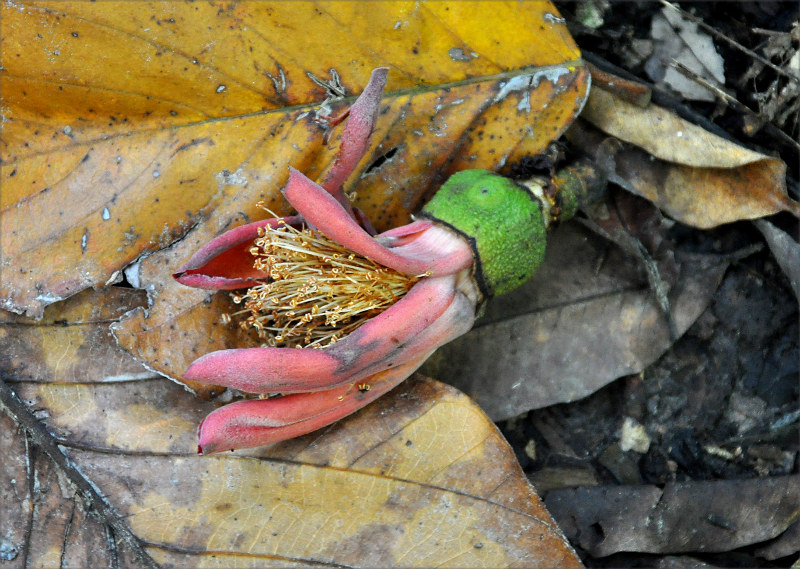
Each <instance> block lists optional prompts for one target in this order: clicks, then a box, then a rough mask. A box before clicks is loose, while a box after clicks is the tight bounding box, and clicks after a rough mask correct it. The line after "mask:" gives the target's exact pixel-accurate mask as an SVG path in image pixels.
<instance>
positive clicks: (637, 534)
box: [545, 475, 800, 556]
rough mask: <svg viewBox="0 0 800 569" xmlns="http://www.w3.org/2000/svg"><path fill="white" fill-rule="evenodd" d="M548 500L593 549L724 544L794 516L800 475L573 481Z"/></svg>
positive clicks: (598, 552) (749, 539)
mask: <svg viewBox="0 0 800 569" xmlns="http://www.w3.org/2000/svg"><path fill="white" fill-rule="evenodd" d="M545 502H546V504H547V506H548V507H549V508H550V510H551V511H552V512H553V515H554V517H555V518H556V519H557V520H559V521H560V522H561V524H562V527H563V528H564V530H565V531H566V533H567V535H569V536H570V537H571V538H573V539H575V541H576V542H577V543H579V544H580V546H581V547H582V548H583V549H586V550H587V551H589V552H590V553H591V554H592V555H594V556H606V555H611V554H612V553H617V552H620V551H643V552H648V553H681V552H688V551H698V552H715V551H729V550H731V549H736V548H739V547H744V546H747V545H752V544H754V543H759V542H763V541H766V540H768V539H772V538H773V537H776V536H778V535H780V534H781V533H782V532H783V531H785V530H786V528H787V527H789V526H790V525H791V524H792V523H793V522H794V521H795V519H796V518H797V510H798V508H800V476H797V475H793V476H774V477H770V478H756V479H753V480H714V481H703V482H684V483H667V485H666V486H665V487H664V488H663V489H661V488H658V487H656V486H628V487H624V486H622V487H607V486H605V487H593V488H570V489H562V490H553V491H551V492H550V493H549V494H548V495H547V499H546V501H545Z"/></svg>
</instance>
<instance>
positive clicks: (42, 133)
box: [0, 2, 588, 317]
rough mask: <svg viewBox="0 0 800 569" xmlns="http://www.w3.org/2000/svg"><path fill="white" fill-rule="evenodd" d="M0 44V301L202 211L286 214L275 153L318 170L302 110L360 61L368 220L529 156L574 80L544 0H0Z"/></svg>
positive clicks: (570, 100)
mask: <svg viewBox="0 0 800 569" xmlns="http://www.w3.org/2000/svg"><path fill="white" fill-rule="evenodd" d="M309 38H313V41H310V42H309V41H308V39H309ZM0 49H2V51H3V53H4V55H5V57H4V62H3V64H4V68H3V70H2V71H1V72H0V73H2V75H0V77H2V81H3V93H2V106H3V109H4V120H5V124H4V128H3V134H2V137H3V140H2V142H3V145H2V148H0V159H2V167H1V168H0V176H1V180H2V184H3V194H2V202H0V206H1V207H2V213H3V215H2V222H0V223H1V225H2V248H3V250H2V253H3V255H2V263H3V266H2V268H3V275H4V278H3V281H2V283H0V298H2V302H3V305H4V306H5V307H6V308H8V309H10V310H13V311H15V312H25V313H27V314H28V315H31V316H36V317H39V316H41V314H42V309H43V307H44V306H46V305H47V304H49V303H52V302H55V301H57V300H59V299H62V298H66V297H68V296H70V295H72V294H75V293H76V292H78V291H80V290H82V289H84V288H87V287H90V286H97V285H102V284H105V283H109V282H113V281H114V280H115V279H117V278H119V277H120V271H121V270H122V269H123V268H124V267H125V266H126V265H128V264H130V263H131V262H133V261H134V260H135V259H137V258H138V257H140V256H142V255H144V254H148V253H152V252H153V251H156V250H158V249H161V248H164V247H166V246H168V245H170V244H171V243H173V242H174V241H175V240H176V239H178V238H180V237H182V236H185V235H186V234H187V232H189V230H190V229H192V228H193V227H195V226H197V225H198V224H201V222H204V221H205V223H204V224H203V225H204V227H202V228H198V231H197V232H195V235H194V236H193V237H194V239H193V241H194V242H197V238H200V237H202V238H207V237H208V236H209V235H211V234H215V233H218V232H219V231H221V230H222V229H223V228H225V227H228V226H230V225H231V224H233V223H242V222H243V221H244V220H246V219H248V218H249V217H251V216H255V215H258V210H257V209H256V208H255V206H254V204H255V202H256V201H258V200H260V199H265V200H266V201H267V203H268V205H269V206H270V207H272V208H273V209H274V210H276V211H278V212H279V213H280V212H282V211H286V207H285V206H284V205H282V203H281V201H280V200H279V194H278V188H280V186H281V185H282V184H283V183H284V181H285V179H286V172H287V166H288V165H289V164H291V165H293V166H295V167H296V168H298V169H299V170H301V171H303V172H305V173H307V174H309V175H311V176H314V175H315V174H322V172H323V170H324V169H325V168H326V167H327V166H328V164H329V163H330V161H331V158H332V156H333V153H334V151H335V148H336V144H332V145H331V146H330V147H328V146H326V145H325V144H324V141H323V134H324V131H323V129H322V128H321V127H320V125H319V124H318V123H317V122H315V121H314V118H315V117H316V115H317V114H321V113H325V112H327V111H328V110H330V111H332V114H336V113H337V112H339V111H341V110H343V109H344V108H346V106H347V104H348V102H349V101H351V100H352V96H353V95H355V94H358V93H359V92H360V91H361V90H362V89H363V87H364V85H365V84H366V81H367V79H368V77H369V72H370V70H371V69H372V68H374V67H377V66H379V65H388V66H389V67H390V68H391V72H390V78H389V84H388V88H387V96H386V101H385V107H384V109H383V111H382V117H381V120H380V123H379V125H378V128H377V131H376V134H375V136H374V138H373V145H372V147H371V149H370V150H369V151H368V153H367V155H366V156H365V158H364V160H363V162H362V164H361V167H360V168H359V172H358V173H357V174H355V175H354V176H353V178H352V180H351V181H350V183H349V185H348V186H347V189H348V190H349V191H355V192H357V193H358V195H359V196H361V199H360V200H359V202H358V205H359V206H360V207H362V209H364V210H365V211H366V212H367V214H368V215H370V216H371V217H372V218H373V220H374V222H375V224H376V226H377V227H378V228H380V229H385V228H387V227H389V226H391V225H395V224H397V223H398V222H399V221H401V220H405V219H406V216H407V214H408V213H409V212H410V211H412V210H414V209H415V208H417V207H418V206H419V205H420V204H421V203H422V201H424V200H425V198H426V197H427V196H429V194H430V192H431V191H432V190H433V189H435V187H436V185H437V184H439V183H440V182H441V180H443V179H444V177H446V176H447V175H448V174H449V173H451V172H453V171H456V170H458V169H460V168H464V167H484V168H495V169H502V168H503V167H504V166H505V165H506V164H508V163H510V162H511V161H513V160H516V159H518V158H519V157H521V156H523V155H525V154H529V153H534V152H538V151H541V150H542V149H543V148H544V146H545V145H546V144H547V142H549V141H550V140H552V139H554V138H555V137H557V136H558V135H559V134H560V133H561V132H562V131H563V129H564V128H565V127H566V125H568V124H569V122H570V121H571V119H572V117H573V116H574V115H575V113H576V112H577V110H578V109H579V108H580V106H581V104H582V102H583V97H584V94H585V91H586V88H587V81H588V77H587V73H586V71H585V69H584V68H583V64H582V62H581V60H580V59H579V58H580V54H579V52H578V50H577V48H576V47H575V45H574V43H573V42H572V40H571V38H570V37H569V34H568V33H567V31H566V27H565V26H564V23H563V20H561V19H560V18H559V17H558V15H557V12H556V11H555V9H554V8H553V7H552V6H551V5H550V4H548V3H545V2H541V3H526V4H522V5H520V4H517V3H491V4H487V3H482V2H474V3H468V2H464V3H457V4H454V5H450V4H445V3H430V4H416V3H406V2H375V3H373V4H370V5H369V6H366V5H365V4H363V3H360V4H353V3H350V2H330V3H326V2H322V3H310V2H307V3H306V2H303V3H301V2H293V3H283V2H239V3H235V4H228V3H219V4H217V3H209V4H200V3H196V2H169V3H154V4H143V3H135V4H132V3H127V2H100V3H87V2H72V3H70V2H52V3H36V4H25V3H5V4H3V6H2V44H0ZM312 77H313V78H316V82H315V81H314V80H313V79H312ZM337 78H340V84H337ZM326 82H327V83H329V86H328V87H327V88H325V89H323V87H321V86H320V83H323V84H324V83H326ZM342 90H343V91H344V92H345V93H346V97H345V98H344V99H341V100H338V99H337V100H332V101H328V102H327V103H326V104H324V105H321V103H323V100H324V99H326V97H327V96H328V95H331V94H333V93H336V92H341V91H342ZM390 150H393V152H394V153H393V154H392V156H391V159H390V160H387V161H386V162H385V163H384V164H383V165H382V166H381V167H380V168H375V169H369V168H367V167H368V166H369V165H370V164H372V163H373V162H374V161H375V160H376V159H377V158H379V157H380V156H383V155H384V154H385V153H387V152H388V151H390ZM31 220H36V222H35V223H31ZM206 220H207V221H206ZM185 253H186V251H184V254H185ZM42 260H44V261H42ZM12 268H13V269H12ZM162 268H164V269H167V272H168V269H169V267H162Z"/></svg>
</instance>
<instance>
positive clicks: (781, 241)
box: [754, 219, 800, 299]
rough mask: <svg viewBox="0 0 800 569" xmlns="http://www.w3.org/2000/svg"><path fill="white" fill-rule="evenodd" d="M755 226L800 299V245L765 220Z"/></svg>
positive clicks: (758, 221)
mask: <svg viewBox="0 0 800 569" xmlns="http://www.w3.org/2000/svg"><path fill="white" fill-rule="evenodd" d="M754 223H755V226H756V227H757V228H758V230H759V231H760V232H761V234H762V235H763V236H764V239H766V240H767V244H768V245H769V248H770V251H772V254H773V255H774V256H775V260H777V261H778V264H779V265H780V266H781V269H783V272H784V274H785V275H786V276H787V277H788V278H789V284H791V285H792V290H794V295H795V296H796V297H797V298H798V299H800V244H798V243H797V241H796V240H795V239H793V238H792V237H791V236H790V235H789V234H788V233H786V232H785V231H782V230H781V229H778V228H777V227H775V226H774V225H773V224H771V223H770V222H768V221H765V220H763V219H757V220H756V221H755V222H754Z"/></svg>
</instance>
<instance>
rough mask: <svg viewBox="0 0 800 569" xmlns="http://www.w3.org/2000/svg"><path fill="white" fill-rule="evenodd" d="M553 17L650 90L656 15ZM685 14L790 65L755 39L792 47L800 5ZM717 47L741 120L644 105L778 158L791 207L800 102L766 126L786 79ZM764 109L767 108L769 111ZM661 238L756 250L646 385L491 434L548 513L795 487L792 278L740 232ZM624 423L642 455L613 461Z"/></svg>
mask: <svg viewBox="0 0 800 569" xmlns="http://www.w3.org/2000/svg"><path fill="white" fill-rule="evenodd" d="M556 4H557V7H558V8H559V10H560V11H561V13H562V15H563V16H564V17H565V18H566V19H567V22H568V26H569V28H570V31H571V32H572V34H573V36H574V37H575V39H576V41H577V42H578V44H579V45H580V47H581V49H582V50H583V51H584V52H585V53H586V54H587V58H588V59H590V60H591V61H593V62H595V61H596V62H598V63H603V62H607V63H610V64H612V65H614V66H617V67H618V68H621V69H623V70H625V71H627V72H629V73H630V74H631V75H632V76H633V77H635V78H637V79H640V80H642V81H643V82H647V83H650V79H649V77H648V75H647V73H646V72H645V60H646V58H644V59H642V58H641V57H639V56H637V55H636V53H637V49H639V50H640V49H641V46H642V45H643V43H642V40H644V41H645V42H646V41H647V40H649V39H651V38H650V34H651V21H652V18H653V16H654V15H655V14H656V13H658V12H660V11H661V10H662V8H663V5H662V4H660V3H655V2H653V3H650V2H647V3H644V2H626V3H611V4H608V3H604V2H595V3H593V4H592V6H594V7H595V8H597V13H599V14H601V16H602V20H603V23H602V25H600V26H598V27H587V26H585V25H582V24H581V23H580V22H581V21H584V22H586V17H585V12H582V11H583V10H585V9H586V8H585V7H583V8H582V6H585V5H583V4H577V3H566V2H562V3H558V2H557V3H556ZM681 8H682V9H684V10H686V11H688V12H690V13H692V14H694V15H696V16H698V17H700V18H702V20H703V21H704V22H705V23H706V24H708V25H709V26H711V27H712V28H713V29H714V30H716V31H717V32H719V33H720V34H723V35H725V36H727V37H728V38H730V39H732V40H734V41H736V42H738V43H740V44H742V45H743V46H745V47H746V48H748V49H750V50H752V51H754V52H755V53H757V54H759V55H762V56H764V57H766V58H767V59H770V61H772V62H773V63H774V64H775V65H777V66H785V65H786V64H787V61H786V59H787V58H786V54H783V56H782V55H781V54H780V53H777V54H776V53H775V50H774V49H773V50H770V49H769V47H770V44H768V43H767V41H768V40H769V38H770V37H775V36H770V35H765V34H764V33H760V32H758V31H757V29H758V28H761V29H763V30H771V31H773V32H785V33H791V31H792V27H793V25H795V23H796V22H798V4H797V3H795V2H780V3H777V2H776V3H750V2H747V3H727V2H724V3H723V2H708V3H682V4H681ZM754 30H756V31H754ZM798 30H800V27H796V28H795V32H794V33H795V36H794V38H788V39H787V36H783V38H784V39H786V41H787V45H788V46H789V49H790V50H794V51H795V52H796V51H797V49H798V47H799V46H800V37H798V35H797V34H798ZM714 44H715V47H716V49H717V52H718V53H719V54H720V55H721V56H722V58H723V60H724V65H725V77H726V83H725V86H724V88H725V91H726V92H727V93H729V94H730V95H731V96H732V97H734V98H735V99H736V100H737V101H738V102H739V103H741V105H742V106H741V107H739V106H737V104H735V103H731V102H728V103H724V102H720V101H717V102H697V101H689V100H684V99H683V98H682V97H681V95H680V94H678V93H676V92H669V90H668V89H666V90H664V89H659V90H658V91H657V92H655V93H654V100H656V101H658V102H659V103H660V104H662V105H664V106H668V107H670V108H672V109H673V110H674V111H675V112H678V113H680V114H682V116H684V118H686V117H687V116H688V117H693V118H694V121H693V122H696V123H698V124H701V125H703V126H705V127H706V128H714V129H716V130H717V132H722V133H725V135H726V136H728V137H729V138H731V139H733V140H736V141H738V142H740V143H741V144H743V145H745V146H747V147H750V148H753V149H755V150H758V151H761V152H763V153H765V154H770V155H780V157H781V158H782V159H783V160H784V161H785V162H786V163H787V165H788V172H789V175H788V187H789V192H790V195H792V197H794V198H795V199H797V198H798V183H797V173H798V168H799V167H800V153H798V148H800V147H798V145H797V144H796V142H794V141H796V140H797V139H798V136H799V135H800V131H798V109H800V100H798V97H796V96H795V97H794V98H793V99H792V98H788V99H787V100H785V101H783V107H781V111H775V112H773V111H774V107H775V105H776V104H777V103H775V101H776V99H775V97H777V95H776V93H778V92H779V91H780V90H781V89H782V88H783V87H785V85H786V84H787V79H786V78H785V77H783V76H781V75H780V74H779V73H777V72H776V71H774V70H772V69H770V68H769V67H765V66H763V65H761V64H759V63H758V62H757V61H755V60H754V59H753V58H752V57H751V56H749V55H747V54H746V53H743V52H742V51H741V50H739V49H737V48H735V47H733V46H732V45H730V43H728V42H726V41H724V40H721V39H718V38H715V41H714ZM644 45H646V43H645V44H644ZM771 45H773V47H774V40H773V44H771ZM635 46H636V47H635ZM745 77H746V78H747V79H746V80H743V78H745ZM770 100H772V101H773V103H775V104H773V106H772V107H771V108H767V107H768V103H769V101H770ZM778 106H780V105H778ZM748 109H749V111H748ZM770 109H772V110H770ZM781 113H783V114H781ZM759 120H760V121H761V122H762V123H763V124H762V126H761V127H760V128H758V129H756V128H755V127H754V126H753V125H754V124H756V123H757V122H758V121H759ZM754 121H756V122H754ZM770 221H771V222H773V223H775V224H776V225H777V226H778V227H781V228H782V229H783V230H785V231H788V232H790V234H792V235H797V232H798V225H797V220H796V219H795V218H793V217H792V216H790V215H788V214H781V215H777V216H773V217H772V218H770ZM671 237H672V239H673V240H674V241H675V242H676V243H677V244H679V246H680V247H681V248H684V249H691V250H695V251H702V252H710V251H714V252H717V253H719V252H735V251H737V250H741V249H742V248H743V247H747V246H749V245H754V244H761V245H763V248H762V249H761V250H760V251H759V252H757V253H755V254H753V255H750V256H748V257H746V258H744V259H741V260H738V261H736V262H734V263H733V264H732V265H731V267H730V269H729V270H728V272H727V274H726V276H725V278H724V280H723V282H722V283H721V285H720V287H719V289H718V290H717V292H716V295H715V297H714V300H713V302H712V303H711V305H710V306H709V307H708V309H707V310H706V311H705V313H704V314H703V315H702V316H701V317H700V318H699V319H698V320H697V321H696V323H695V324H694V325H693V326H692V327H691V328H690V330H689V331H688V332H687V333H686V334H684V335H683V337H681V338H680V339H679V340H678V341H677V342H676V343H675V344H674V345H673V346H672V348H671V349H670V350H669V351H668V352H667V353H666V354H664V356H663V357H661V358H660V360H658V361H657V362H656V363H655V364H654V365H652V366H651V367H650V368H648V369H647V370H645V371H644V372H643V373H642V374H639V375H636V376H631V377H625V378H621V379H619V380H617V381H616V382H614V383H613V384H611V385H609V386H608V387H606V388H604V389H602V390H600V391H598V392H596V393H595V394H593V395H591V396H590V397H587V398H585V399H583V400H581V401H578V402H574V403H570V404H562V405H556V406H552V407H548V408H545V409H540V410H536V411H531V412H529V413H527V414H525V415H523V416H519V417H516V418H514V419H511V420H509V421H505V422H503V423H501V424H500V427H501V429H502V431H503V433H504V434H505V435H506V437H507V438H508V440H509V441H510V442H511V444H512V446H513V447H514V449H515V452H516V454H517V457H518V458H519V460H520V463H521V464H522V466H523V468H524V470H525V472H526V473H527V474H528V476H529V477H530V479H531V480H532V482H533V483H534V485H535V486H536V487H537V490H538V491H539V493H540V495H541V496H542V497H543V498H544V499H545V500H547V496H548V493H549V492H551V491H554V490H557V489H563V488H574V487H585V486H602V485H609V486H615V487H631V488H632V487H635V486H640V485H655V486H657V487H659V488H663V487H664V485H665V484H668V483H670V482H699V481H723V480H754V481H761V482H764V481H766V480H769V479H774V480H775V479H776V478H775V477H781V476H784V475H797V474H798V473H800V460H799V458H798V457H799V454H798V450H800V445H799V444H798V418H799V417H800V412H799V411H798V395H800V389H799V387H798V386H799V385H800V381H799V380H800V364H799V363H798V362H800V348H799V347H798V335H799V331H798V303H797V298H796V297H795V295H794V293H793V291H792V288H791V286H790V283H789V280H788V278H787V277H786V276H785V275H784V274H783V273H782V271H781V268H780V267H779V266H778V264H777V262H776V261H775V259H774V258H773V256H772V254H771V252H770V250H769V247H768V246H767V245H766V244H765V242H764V239H763V237H762V236H761V233H760V232H759V231H758V230H757V229H756V228H755V227H754V226H753V225H752V223H750V222H740V223H735V224H730V225H727V226H723V227H720V228H717V229H715V230H712V231H699V230H696V229H692V228H689V227H686V226H683V225H681V224H676V226H675V228H673V230H672V235H671ZM626 418H628V420H629V421H631V420H632V421H633V423H634V424H636V423H638V424H639V425H641V426H642V427H644V431H645V432H646V433H647V437H648V438H649V447H648V448H647V450H646V451H641V452H637V451H636V450H623V446H621V444H620V439H621V435H620V428H621V425H622V424H623V422H624V421H625V420H626ZM780 480H783V479H780ZM738 499H739V500H740V501H741V504H742V507H744V506H745V505H746V504H748V503H749V501H748V496H746V495H745V496H739V497H738ZM752 507H753V508H757V507H758V504H753V505H752ZM795 518H796V515H795ZM557 521H559V520H557ZM712 521H714V520H712ZM717 522H718V523H717V525H718V526H719V525H720V524H723V525H724V522H721V521H719V520H717ZM560 523H561V522H560ZM797 523H799V522H796V521H795V525H797ZM562 525H563V524H562ZM700 529H702V528H700ZM795 530H797V528H795ZM568 533H569V532H568ZM598 539H602V536H600V538H598ZM573 544H574V545H575V546H576V549H577V550H578V552H579V554H580V555H581V556H582V558H583V561H584V563H585V564H586V565H587V566H589V567H649V566H657V567H668V566H669V567H684V566H685V567H688V566H698V564H701V563H706V564H708V565H709V566H720V567H729V566H730V567H789V566H792V565H793V564H797V563H798V558H799V557H800V553H798V550H800V542H799V543H798V544H797V547H796V548H795V549H794V551H793V552H790V553H789V554H785V553H786V552H785V551H784V552H783V553H774V552H773V553H774V554H773V555H770V554H768V553H765V552H764V550H763V548H764V547H765V546H768V545H769V543H754V544H753V545H748V546H744V547H738V548H734V549H732V550H730V551H716V552H714V553H707V552H704V551H701V550H700V548H698V550H697V551H692V550H684V551H680V552H676V551H654V552H649V553H637V552H620V553H615V554H613V555H610V556H605V557H600V556H594V555H592V554H591V553H590V552H589V551H587V550H585V549H582V548H581V547H580V544H578V543H577V542H574V543H573ZM633 549H635V548H633ZM708 550H709V548H706V549H705V551H708ZM790 551H791V550H790ZM775 555H781V556H780V557H777V558H775ZM795 566H797V565H795Z"/></svg>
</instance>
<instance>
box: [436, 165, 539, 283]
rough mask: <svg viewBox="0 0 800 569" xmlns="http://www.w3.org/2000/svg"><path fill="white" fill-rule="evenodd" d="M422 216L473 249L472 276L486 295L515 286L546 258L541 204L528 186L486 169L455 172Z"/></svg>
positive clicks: (529, 276) (529, 275)
mask: <svg viewBox="0 0 800 569" xmlns="http://www.w3.org/2000/svg"><path fill="white" fill-rule="evenodd" d="M420 216H421V217H425V218H428V219H431V220H433V221H437V222H440V223H444V224H445V225H447V226H449V227H451V228H453V229H454V230H456V231H457V232H458V233H459V234H461V235H462V236H463V237H465V238H466V239H467V241H469V243H470V245H471V246H472V249H473V252H474V253H475V260H476V266H475V280H476V281H477V284H478V287H480V289H481V292H482V293H483V294H484V295H485V296H486V297H491V296H497V295H499V294H505V293H507V292H509V291H512V290H514V289H515V288H517V287H519V286H520V285H522V284H523V283H525V282H526V281H527V280H528V279H530V278H531V277H532V276H533V274H534V273H535V272H536V269H537V268H538V267H539V265H540V264H541V262H542V260H543V259H544V251H545V243H546V234H547V226H546V222H545V216H544V215H543V212H542V203H541V202H540V201H539V199H538V198H537V197H536V196H534V195H533V193H532V192H531V191H530V190H528V189H527V188H526V187H524V186H521V185H519V184H517V183H516V182H514V181H513V180H510V179H508V178H504V177H503V176H500V175H498V174H495V173H494V172H489V171H488V170H464V171H461V172H458V173H457V174H454V175H453V176H451V177H450V179H448V180H447V182H445V184H444V185H443V186H442V187H441V188H440V189H439V191H438V192H436V195H435V196H434V197H433V199H432V200H431V201H429V202H428V203H427V204H426V205H425V207H424V208H422V212H421V213H420Z"/></svg>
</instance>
